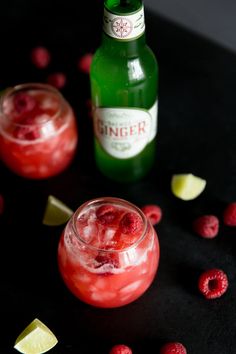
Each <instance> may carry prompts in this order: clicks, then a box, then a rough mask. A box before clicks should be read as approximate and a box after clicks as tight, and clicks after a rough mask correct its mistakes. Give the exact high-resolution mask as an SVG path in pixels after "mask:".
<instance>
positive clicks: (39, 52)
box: [31, 46, 51, 69]
mask: <svg viewBox="0 0 236 354" xmlns="http://www.w3.org/2000/svg"><path fill="white" fill-rule="evenodd" d="M31 60H32V63H33V64H34V65H35V66H36V67H37V68H38V69H44V68H46V67H47V66H48V65H49V63H50V60H51V54H50V53H49V51H48V49H47V48H45V47H41V46H40V47H35V48H33V49H32V51H31Z"/></svg>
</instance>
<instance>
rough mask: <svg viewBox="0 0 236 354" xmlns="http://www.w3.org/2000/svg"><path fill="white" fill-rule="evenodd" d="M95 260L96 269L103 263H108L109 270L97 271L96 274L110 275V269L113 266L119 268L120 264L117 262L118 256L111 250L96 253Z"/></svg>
mask: <svg viewBox="0 0 236 354" xmlns="http://www.w3.org/2000/svg"><path fill="white" fill-rule="evenodd" d="M95 261H96V265H95V267H94V268H95V269H98V270H99V268H100V267H102V266H104V264H107V265H109V266H110V267H109V268H110V271H109V270H108V269H109V268H108V269H107V271H106V272H105V273H98V274H101V275H103V276H107V275H111V274H113V272H112V270H113V268H119V266H120V263H119V258H118V256H117V255H116V254H115V253H113V252H111V253H110V254H109V253H108V254H105V255H103V254H98V255H97V257H96V258H95Z"/></svg>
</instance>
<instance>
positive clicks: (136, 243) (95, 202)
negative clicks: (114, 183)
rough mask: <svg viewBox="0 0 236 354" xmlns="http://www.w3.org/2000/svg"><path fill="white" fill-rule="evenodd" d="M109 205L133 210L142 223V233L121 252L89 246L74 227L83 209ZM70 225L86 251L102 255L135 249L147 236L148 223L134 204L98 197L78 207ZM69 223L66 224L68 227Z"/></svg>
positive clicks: (117, 199)
mask: <svg viewBox="0 0 236 354" xmlns="http://www.w3.org/2000/svg"><path fill="white" fill-rule="evenodd" d="M103 202H104V203H110V204H112V203H113V204H115V203H117V204H119V205H123V206H127V207H131V208H132V209H133V210H135V211H136V212H137V213H138V214H139V215H140V216H141V218H142V221H143V231H142V234H141V235H140V236H139V238H138V239H137V240H136V241H135V242H134V243H132V244H131V245H130V246H128V247H126V248H123V249H121V250H116V249H114V250H113V249H103V248H99V247H96V246H93V245H90V244H89V243H88V242H86V240H84V239H83V238H82V237H81V236H80V235H79V232H78V230H77V227H76V222H77V220H78V216H79V214H80V213H81V211H82V210H84V209H85V207H86V208H87V207H89V206H91V205H92V204H99V203H101V204H102V203H103ZM70 221H71V223H72V230H73V232H74V235H75V236H76V238H77V239H78V240H79V241H80V242H81V243H82V244H83V245H84V246H86V247H87V248H88V249H90V250H93V251H97V252H104V253H123V252H128V251H129V250H131V249H133V248H136V247H137V246H138V245H139V244H140V243H141V242H142V240H143V239H144V238H145V236H146V234H147V229H148V225H149V222H148V220H147V218H146V216H145V215H144V213H143V212H142V210H141V209H140V208H139V207H138V206H136V205H135V204H133V203H131V202H129V201H127V200H125V199H122V198H118V197H99V198H94V199H90V200H88V201H86V202H84V203H83V204H82V205H80V206H79V207H78V208H77V210H76V211H75V212H74V214H73V215H72V217H71V220H70ZM68 225H69V223H68V224H67V227H68Z"/></svg>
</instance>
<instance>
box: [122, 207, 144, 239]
mask: <svg viewBox="0 0 236 354" xmlns="http://www.w3.org/2000/svg"><path fill="white" fill-rule="evenodd" d="M141 228H142V219H141V218H140V216H139V215H138V214H135V213H132V212H131V213H126V214H125V215H124V216H123V217H122V219H121V221H120V230H121V232H122V233H123V234H129V233H131V234H134V233H136V232H137V231H139V230H140V229H141Z"/></svg>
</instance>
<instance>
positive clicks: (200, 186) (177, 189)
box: [171, 173, 206, 200]
mask: <svg viewBox="0 0 236 354" xmlns="http://www.w3.org/2000/svg"><path fill="white" fill-rule="evenodd" d="M205 187H206V180H204V179H202V178H200V177H197V176H194V175H193V174H192V173H185V174H176V175H173V176H172V179H171V191H172V193H173V194H174V195H175V196H176V197H178V198H180V199H183V200H192V199H195V198H197V197H198V196H199V195H200V194H201V193H202V192H203V190H204V189H205Z"/></svg>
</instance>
